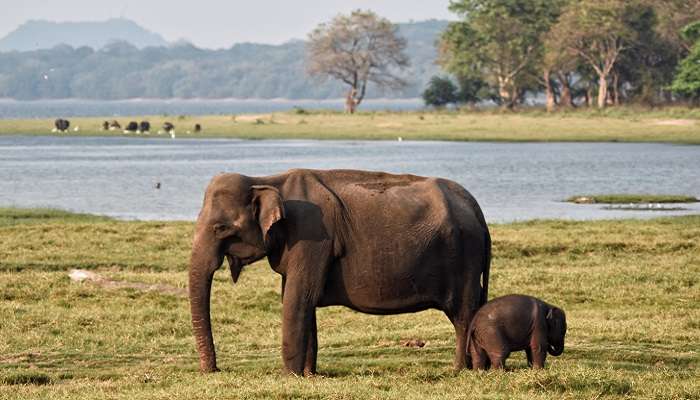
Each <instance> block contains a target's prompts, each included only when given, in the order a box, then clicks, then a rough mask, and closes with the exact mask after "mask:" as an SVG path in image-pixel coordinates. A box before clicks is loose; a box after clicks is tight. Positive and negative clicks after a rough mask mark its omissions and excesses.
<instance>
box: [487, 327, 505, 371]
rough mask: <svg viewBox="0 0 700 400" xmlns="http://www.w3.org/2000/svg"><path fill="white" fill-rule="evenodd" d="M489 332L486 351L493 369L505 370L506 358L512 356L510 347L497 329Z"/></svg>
mask: <svg viewBox="0 0 700 400" xmlns="http://www.w3.org/2000/svg"><path fill="white" fill-rule="evenodd" d="M488 331H489V332H488V335H489V336H488V337H489V344H488V346H486V347H487V350H486V351H487V353H488V354H489V360H491V367H492V368H494V369H503V368H505V366H506V358H508V356H509V355H510V346H509V345H508V342H507V340H506V339H505V338H504V337H503V335H502V334H501V332H500V331H499V330H498V329H497V328H491V329H488Z"/></svg>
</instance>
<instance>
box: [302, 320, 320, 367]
mask: <svg viewBox="0 0 700 400" xmlns="http://www.w3.org/2000/svg"><path fill="white" fill-rule="evenodd" d="M317 354H318V334H317V331H316V310H315V309H314V310H313V311H312V314H311V329H310V331H309V342H308V344H307V346H306V362H305V363H304V376H311V375H315V374H316V357H317Z"/></svg>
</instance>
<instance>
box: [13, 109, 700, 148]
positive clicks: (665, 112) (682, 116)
mask: <svg viewBox="0 0 700 400" xmlns="http://www.w3.org/2000/svg"><path fill="white" fill-rule="evenodd" d="M111 119H113V118H112V117H105V118H71V119H70V120H71V132H70V133H69V134H70V135H81V136H96V135H101V136H118V135H123V133H122V132H116V131H102V130H101V126H102V122H103V121H104V120H111ZM117 119H118V120H119V121H120V123H121V125H122V127H125V126H126V124H127V123H128V122H129V121H132V120H133V121H140V120H143V119H146V120H149V121H150V122H151V125H152V127H153V132H152V133H151V135H150V136H151V137H158V135H156V134H155V133H156V132H155V131H157V129H158V127H160V126H162V124H163V122H165V121H170V122H172V123H174V124H175V127H176V133H177V137H178V138H188V137H213V138H215V137H231V138H241V139H366V140H379V139H383V140H397V138H398V137H401V138H403V139H405V140H459V141H620V142H671V143H688V144H700V109H692V108H690V109H688V108H668V109H660V110H648V109H641V108H640V109H637V108H632V107H621V108H613V109H609V110H605V111H598V110H577V111H568V112H565V111H562V112H558V113H554V114H547V113H545V112H543V111H541V110H537V109H535V110H523V111H521V112H517V113H512V112H499V111H494V110H487V111H425V112H423V111H411V112H360V113H358V114H355V115H346V114H342V113H338V112H330V111H314V112H309V111H305V110H299V111H289V112H280V113H273V114H260V115H226V116H224V115H221V116H162V115H161V116H138V117H120V118H117ZM196 123H199V124H201V125H202V126H203V129H204V130H203V132H202V133H199V134H194V133H190V134H187V133H186V131H187V130H190V131H192V130H193V127H194V124H196ZM53 124H54V121H53V119H4V120H0V135H17V134H21V135H47V134H52V133H51V129H52V128H53ZM76 126H79V127H80V130H79V131H78V132H74V131H73V130H72V129H73V127H76ZM54 135H65V134H54ZM160 137H166V136H160ZM168 138H169V137H168Z"/></svg>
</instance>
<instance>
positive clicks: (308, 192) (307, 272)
mask: <svg viewBox="0 0 700 400" xmlns="http://www.w3.org/2000/svg"><path fill="white" fill-rule="evenodd" d="M265 256H267V258H268V261H269V262H270V266H271V267H272V269H273V270H274V271H276V272H277V273H279V274H281V275H282V285H283V287H282V303H283V306H282V309H283V315H282V337H283V341H282V355H283V361H284V367H285V370H286V371H287V372H289V373H293V374H297V375H302V374H304V375H310V374H314V373H315V372H316V353H317V349H318V342H317V337H316V311H315V309H316V307H324V306H331V305H343V306H346V307H349V308H351V309H353V310H357V311H361V312H364V313H370V314H398V313H408V312H416V311H421V310H425V309H429V308H434V309H439V310H442V311H443V312H444V313H445V314H446V315H447V316H448V317H449V319H450V321H451V322H452V323H453V325H454V328H455V333H456V338H457V345H456V352H455V362H454V365H455V367H456V368H458V369H461V368H464V366H465V363H466V336H467V329H468V326H469V322H470V321H471V318H472V317H473V315H474V313H475V312H476V310H477V309H478V308H479V306H480V305H482V304H483V303H484V302H485V299H486V298H487V296H488V272H489V263H490V257H491V240H490V236H489V231H488V228H487V226H486V222H485V221H484V217H483V214H482V212H481V209H480V208H479V206H478V204H477V203H476V201H475V200H474V198H473V197H472V196H471V195H470V194H469V193H468V192H467V191H466V190H465V189H464V188H462V187H461V186H459V185H458V184H456V183H454V182H452V181H449V180H445V179H436V178H423V177H418V176H414V175H391V174H385V173H381V172H365V171H352V170H330V171H319V170H290V171H288V172H286V173H283V174H280V175H274V176H266V177H248V176H244V175H238V174H222V175H218V176H216V177H214V178H213V179H212V181H211V182H210V184H209V186H208V187H207V190H206V193H205V195H204V204H203V206H202V210H201V212H200V214H199V217H198V219H197V224H196V227H195V234H194V242H193V246H192V256H191V263H190V271H189V291H190V306H191V313H192V326H193V329H194V335H195V339H196V342H197V349H198V352H199V358H200V369H201V371H203V372H212V371H217V366H216V354H215V350H214V341H213V336H212V330H211V322H210V315H209V300H210V297H209V296H210V293H211V283H212V277H213V275H214V271H216V270H217V269H218V268H219V267H220V266H221V264H222V262H223V259H224V258H226V259H227V260H228V263H229V266H230V269H231V277H232V278H233V281H234V282H236V281H237V280H238V276H239V274H240V273H241V270H242V268H243V267H244V266H245V265H247V264H250V263H252V262H254V261H256V260H259V259H261V258H263V257H265ZM482 275H483V283H482ZM482 285H483V287H482Z"/></svg>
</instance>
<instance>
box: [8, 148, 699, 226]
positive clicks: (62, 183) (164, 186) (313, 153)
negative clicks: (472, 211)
mask: <svg viewBox="0 0 700 400" xmlns="http://www.w3.org/2000/svg"><path fill="white" fill-rule="evenodd" d="M289 168H322V169H326V168H356V169H371V170H383V171H389V172H396V173H413V174H418V175H428V176H440V177H445V178H449V179H453V180H455V181H457V182H459V183H460V184H462V185H464V187H466V188H467V189H468V190H469V191H470V192H472V194H473V195H474V196H475V197H476V198H477V200H478V201H479V203H480V204H481V205H482V207H483V209H484V212H485V214H486V218H487V220H488V221H489V222H506V221H513V220H526V219H534V218H571V219H600V218H630V217H635V218H636V217H657V216H660V215H679V214H688V213H695V214H697V213H700V206H699V205H698V204H697V203H696V204H690V205H687V206H686V205H683V207H687V208H688V210H686V211H665V212H661V211H657V212H649V211H645V210H644V211H641V210H640V211H636V210H632V211H627V210H604V209H602V206H601V205H577V204H568V203H564V202H562V200H563V199H565V198H567V197H569V196H571V195H575V194H598V193H658V194H687V195H693V196H696V197H697V196H700V146H677V145H666V144H631V143H517V144H516V143H456V142H406V141H404V142H374V141H372V142H366V141H296V140H294V141H240V140H169V139H143V138H114V137H109V138H71V137H2V138H0V206H20V207H36V206H48V207H57V208H62V209H68V210H74V211H82V212H89V213H97V214H106V215H112V216H117V217H120V218H129V219H131V218H135V219H188V220H192V219H195V218H196V215H197V212H198V211H199V208H200V206H201V201H202V195H203V192H204V188H205V187H206V184H207V182H208V181H209V179H211V177H212V176H213V175H215V174H217V173H219V172H239V173H243V174H247V175H268V174H275V173H279V172H282V171H285V170H287V169H289ZM158 182H160V183H161V188H160V189H156V188H155V185H156V183H158Z"/></svg>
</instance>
